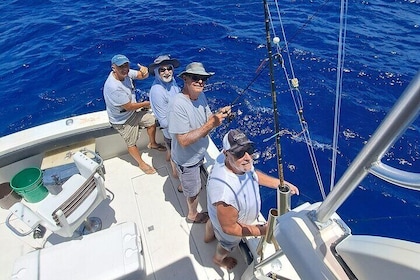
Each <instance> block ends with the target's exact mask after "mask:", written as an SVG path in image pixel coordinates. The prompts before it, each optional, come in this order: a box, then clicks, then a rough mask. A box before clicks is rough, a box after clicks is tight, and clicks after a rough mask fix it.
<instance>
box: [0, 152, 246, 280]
mask: <svg viewBox="0 0 420 280" xmlns="http://www.w3.org/2000/svg"><path fill="white" fill-rule="evenodd" d="M143 158H144V159H145V160H146V161H147V162H149V163H153V165H154V166H155V168H156V169H157V173H156V174H154V175H145V174H144V173H143V172H141V171H140V170H139V168H138V167H136V166H135V165H134V164H133V161H132V159H131V158H130V156H129V155H123V156H119V157H114V158H111V159H108V160H106V161H105V162H104V165H105V169H106V174H105V178H106V180H105V186H106V188H107V189H109V190H110V191H111V192H112V193H113V195H111V196H110V198H109V199H107V200H105V201H104V202H102V203H101V204H100V205H99V207H98V208H97V209H96V210H95V211H94V212H93V215H92V216H97V217H100V218H101V219H102V223H103V228H109V227H112V226H115V225H116V224H118V223H122V222H126V221H132V222H135V223H136V224H137V226H138V232H139V233H140V235H141V238H142V242H143V249H144V255H145V260H146V274H147V279H186V280H187V279H200V280H201V279H211V280H214V279H240V276H241V275H242V273H243V272H244V270H245V269H246V267H245V263H244V262H243V261H242V256H241V255H240V254H239V251H238V250H236V251H235V252H234V255H236V257H237V258H238V261H239V263H238V266H237V268H235V269H234V270H233V272H228V271H227V270H225V269H221V268H219V267H217V266H215V265H214V264H213V262H212V257H213V254H214V251H215V247H216V241H213V242H211V243H209V244H206V243H204V241H203V237H204V227H205V226H204V224H190V223H187V222H186V220H185V215H186V213H187V206H186V202H185V197H184V196H183V194H182V193H179V192H178V191H177V187H178V185H179V180H177V179H175V178H173V177H172V176H171V175H169V174H170V173H171V172H170V171H171V167H170V164H169V163H168V162H166V161H165V153H164V152H159V151H156V150H146V151H145V153H144V154H143ZM200 207H201V208H200V210H201V209H206V203H205V190H204V191H203V192H202V193H201V203H200ZM7 214H8V211H7V210H4V209H0V219H1V224H0V235H1V243H0V244H1V250H2V253H1V257H0V263H1V267H2V269H1V272H0V279H11V273H12V268H13V263H14V260H15V259H16V258H18V257H19V256H21V255H24V254H26V253H27V252H30V251H32V250H34V249H35V248H42V247H43V246H44V247H49V246H53V245H54V244H58V243H61V242H65V241H66V239H65V238H62V237H60V236H57V235H55V234H49V232H48V231H47V233H46V235H45V237H44V239H38V240H34V239H33V238H32V234H31V235H29V236H27V237H25V238H22V237H18V236H16V235H14V234H13V233H12V232H11V231H10V230H9V229H8V228H7V227H6V225H5V223H4V221H5V219H6V216H7ZM63 254H65V252H63ZM94 256H95V252H91V254H89V255H80V257H81V258H92V257H94ZM98 257H100V256H98ZM68 265H71V260H69V263H68ZM74 269H77V267H75V268H74Z"/></svg>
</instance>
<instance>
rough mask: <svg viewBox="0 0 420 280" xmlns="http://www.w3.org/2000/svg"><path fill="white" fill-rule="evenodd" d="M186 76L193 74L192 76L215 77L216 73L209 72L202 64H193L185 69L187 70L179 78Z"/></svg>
mask: <svg viewBox="0 0 420 280" xmlns="http://www.w3.org/2000/svg"><path fill="white" fill-rule="evenodd" d="M185 74H192V75H200V76H206V77H210V76H213V75H214V72H207V71H206V69H205V68H204V66H203V63H201V62H191V63H190V64H188V65H187V67H185V70H184V71H182V72H181V73H180V74H179V75H178V77H181V76H182V75H185Z"/></svg>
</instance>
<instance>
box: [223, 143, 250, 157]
mask: <svg viewBox="0 0 420 280" xmlns="http://www.w3.org/2000/svg"><path fill="white" fill-rule="evenodd" d="M228 152H230V153H231V154H232V155H233V156H234V157H235V158H238V159H239V158H243V157H244V156H245V153H248V155H250V156H252V155H253V154H254V146H253V145H247V146H244V147H243V148H242V149H240V150H237V151H236V150H228Z"/></svg>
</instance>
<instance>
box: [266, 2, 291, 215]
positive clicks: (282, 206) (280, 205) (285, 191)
mask: <svg viewBox="0 0 420 280" xmlns="http://www.w3.org/2000/svg"><path fill="white" fill-rule="evenodd" d="M263 4H264V20H265V32H266V40H267V52H268V61H269V64H268V65H269V70H270V84H271V98H272V104H273V116H274V128H275V135H276V136H275V140H276V150H277V166H278V175H279V179H280V184H279V186H278V189H277V212H278V213H279V214H280V215H282V214H285V213H286V212H288V210H289V208H290V188H289V187H288V186H287V185H285V183H284V173H283V159H282V153H281V145H280V123H279V120H278V111H277V94H276V85H275V82H274V62H273V60H274V59H273V51H272V47H271V36H270V19H269V14H268V4H267V0H263ZM273 40H274V41H275V42H277V41H278V40H279V38H278V37H275V38H274V39H273Z"/></svg>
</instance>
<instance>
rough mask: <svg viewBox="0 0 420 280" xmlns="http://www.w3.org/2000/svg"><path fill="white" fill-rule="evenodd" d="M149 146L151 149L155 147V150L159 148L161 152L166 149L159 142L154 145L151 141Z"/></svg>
mask: <svg viewBox="0 0 420 280" xmlns="http://www.w3.org/2000/svg"><path fill="white" fill-rule="evenodd" d="M147 148H149V149H155V150H158V151H161V152H164V151H166V147H165V146H163V145H162V144H157V146H152V144H150V143H149V144H148V145H147Z"/></svg>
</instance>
